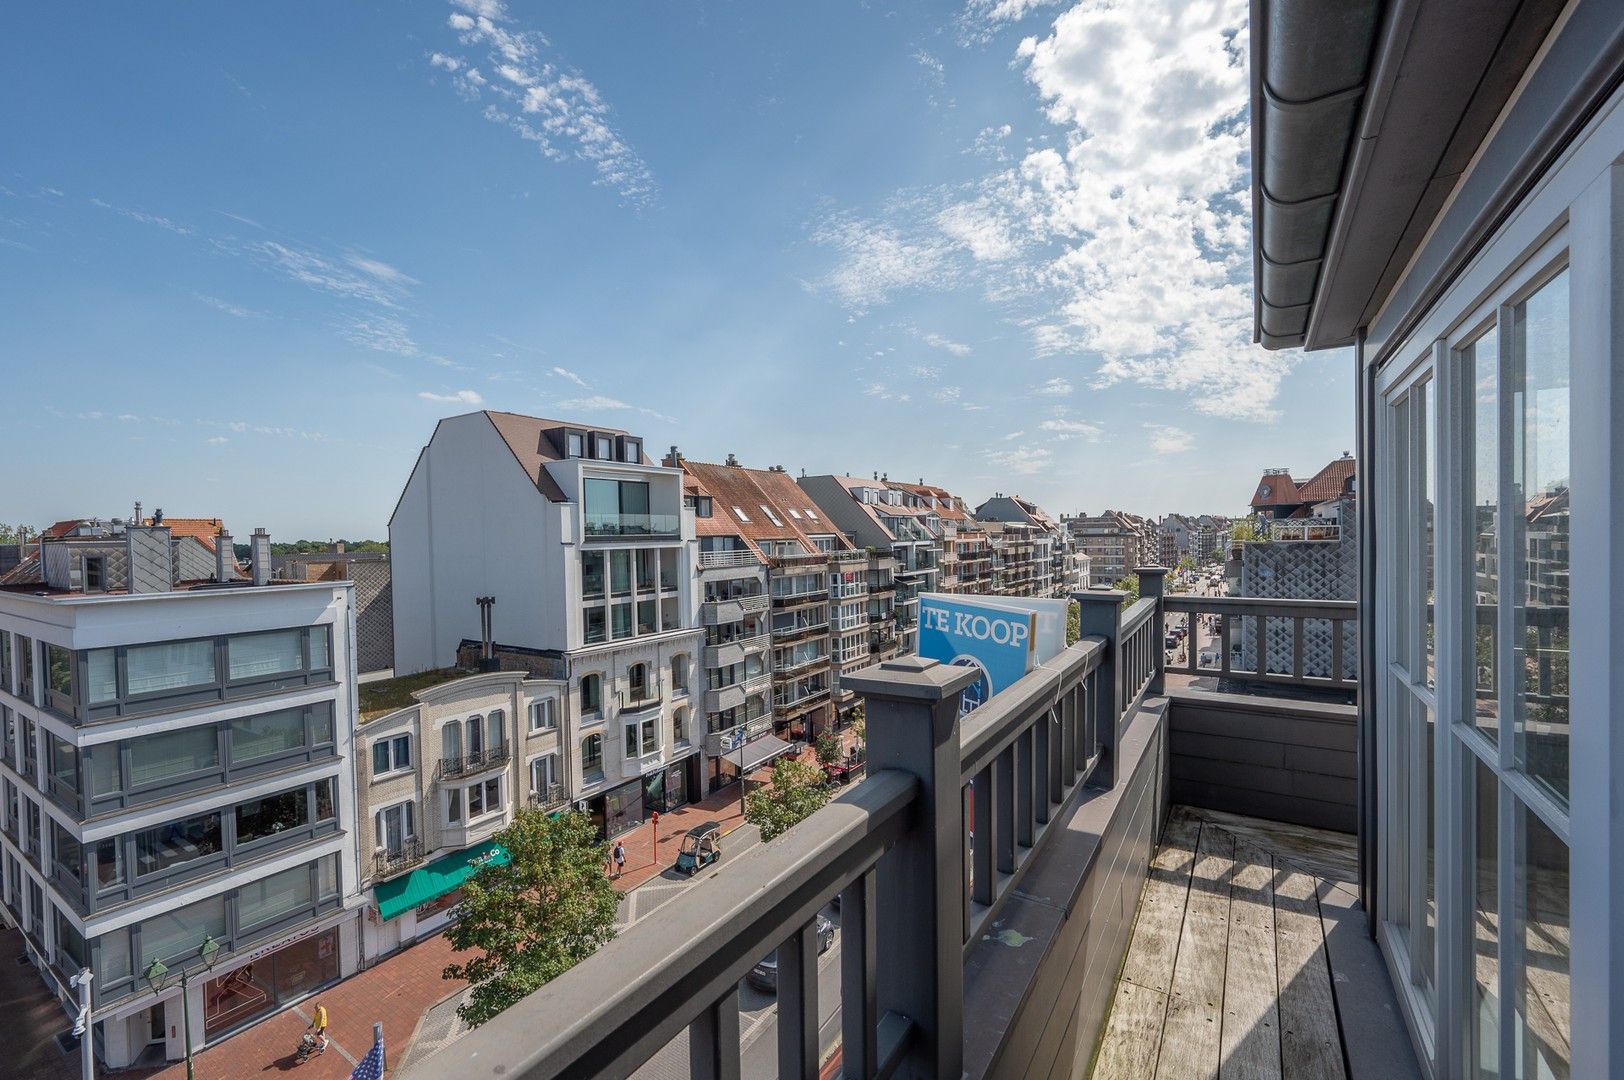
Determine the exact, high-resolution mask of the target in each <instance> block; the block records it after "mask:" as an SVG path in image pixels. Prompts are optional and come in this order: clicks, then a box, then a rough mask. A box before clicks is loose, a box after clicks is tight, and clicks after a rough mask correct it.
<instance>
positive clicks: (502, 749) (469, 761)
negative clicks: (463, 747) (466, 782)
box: [434, 740, 513, 780]
mask: <svg viewBox="0 0 1624 1080" xmlns="http://www.w3.org/2000/svg"><path fill="white" fill-rule="evenodd" d="M511 760H513V749H512V747H510V746H509V745H508V744H507V742H506V740H504V741H503V742H502V743H501V745H499V746H492V747H490V748H489V749H485V750H471V751H469V752H468V753H465V754H457V755H455V756H451V757H444V756H442V757H441V758H440V759H439V760H438V761H436V762H435V763H434V778H435V779H436V780H454V779H458V778H461V777H464V776H473V775H474V774H475V773H482V772H489V771H490V770H491V769H499V768H501V767H502V766H504V765H506V764H507V763H508V762H509V761H511Z"/></svg>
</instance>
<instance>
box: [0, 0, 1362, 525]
mask: <svg viewBox="0 0 1624 1080" xmlns="http://www.w3.org/2000/svg"><path fill="white" fill-rule="evenodd" d="M1245 7H1246V5H1245V3H1244V2H1242V0H1217V2H1215V3H1212V4H1202V5H1162V4H1159V3H1155V2H1154V0H1133V2H1125V3H1122V4H1118V5H1113V6H1111V7H1102V6H1100V5H1095V4H1078V5H1075V6H1067V5H1064V4H1051V3H1045V2H1043V0H969V3H968V5H967V6H962V5H954V4H902V3H882V2H878V0H873V2H868V3H841V2H834V0H831V2H829V3H820V4H799V5H783V4H759V3H745V2H740V3H715V2H707V3H680V2H679V3H669V4H616V3H603V2H602V0H598V2H591V3H565V2H551V3H545V4H543V3H526V2H520V0H509V2H508V3H507V4H505V5H504V4H501V3H498V2H496V0H464V2H460V3H444V2H440V3H421V4H405V3H395V2H387V3H383V2H378V3H370V4H303V5H291V4H289V5H283V4H261V5H233V6H208V5H152V6H141V7H140V8H139V9H137V8H136V7H134V6H122V5H121V6H115V7H112V8H106V7H104V8H100V9H95V10H90V11H86V10H75V9H70V8H61V7H54V6H43V7H42V6H38V5H36V6H35V7H33V8H27V9H21V10H19V11H17V12H14V13H12V15H11V21H10V24H9V30H10V32H9V33H8V34H7V35H5V39H4V41H3V42H0V96H3V98H4V100H6V101H7V102H9V103H10V107H9V108H8V114H7V117H6V124H5V129H4V130H5V136H4V139H3V140H0V325H3V326H4V328H5V330H4V334H3V335H0V367H3V369H4V382H3V385H4V386H5V388H6V390H7V396H8V398H9V400H10V402H11V403H12V407H11V408H10V409H8V410H6V415H7V427H8V429H9V430H8V436H9V438H8V440H7V441H8V444H9V445H10V446H11V448H12V454H13V457H14V460H15V455H17V454H19V453H20V454H21V455H22V456H23V458H24V459H25V460H27V461H28V462H29V463H30V464H29V467H27V468H22V469H15V468H14V469H8V470H6V474H5V479H4V480H0V520H5V521H8V522H24V523H29V524H34V525H38V524H42V523H48V522H49V521H51V520H54V519H56V518H60V517H67V516H76V515H83V514H97V515H103V516H111V515H116V514H123V513H127V512H128V508H129V506H130V504H131V502H132V501H133V500H135V499H140V500H142V501H143V502H144V503H145V504H146V505H147V506H148V507H153V506H162V507H163V508H164V509H165V510H166V511H167V512H168V513H170V514H171V515H176V516H212V515H220V516H223V517H224V518H225V519H226V521H227V523H228V525H230V526H231V527H232V528H233V530H234V531H237V532H239V533H245V532H247V531H248V530H249V529H250V528H253V527H255V526H259V525H265V526H268V527H270V528H271V529H272V531H273V534H274V535H278V536H282V537H287V538H292V537H294V536H309V537H325V536H350V537H358V536H382V535H383V534H384V531H385V526H386V522H387V519H388V515H389V513H390V511H391V509H392V507H393V505H394V502H395V500H396V498H397V496H398V495H399V491H400V487H401V485H402V484H403V483H404V481H405V479H406V476H407V474H408V472H409V470H410V468H411V466H412V463H413V460H414V459H415V456H416V453H417V450H418V448H419V447H420V446H421V445H422V444H423V443H424V442H425V441H426V440H427V439H428V437H429V435H430V433H431V431H432V429H433V425H434V422H435V420H436V419H437V418H438V417H441V416H447V415H453V414H456V413H459V412H465V411H468V410H469V409H470V408H474V407H478V406H480V405H483V406H486V407H491V408H498V409H508V410H513V411H516V412H528V413H535V414H538V415H543V416H556V417H568V418H572V419H580V420H582V421H585V422H588V423H594V422H595V423H602V424H608V425H613V426H617V427H625V428H628V429H630V430H633V431H638V432H641V433H642V434H643V435H645V436H646V438H647V444H648V446H649V447H650V449H651V451H653V450H654V449H655V448H664V447H666V446H668V445H670V444H672V443H676V444H678V445H680V446H681V447H682V449H683V451H684V453H686V454H687V455H688V456H690V457H694V458H699V459H705V460H713V461H716V460H721V459H722V458H723V457H725V456H726V455H727V454H728V453H729V452H733V453H737V454H738V455H739V457H740V458H741V459H742V460H743V461H745V462H746V463H749V464H755V465H760V466H766V465H770V464H782V465H784V466H786V467H788V468H789V469H790V470H791V471H792V472H798V471H799V470H800V469H802V468H805V469H807V470H808V471H809V472H830V471H837V472H840V471H849V472H853V473H860V474H866V473H869V472H872V471H875V470H883V471H886V472H888V473H889V474H890V475H891V476H892V477H896V478H904V479H909V480H914V479H919V478H921V477H924V478H926V479H927V480H929V481H931V482H934V483H940V484H943V485H945V486H947V487H949V488H951V489H953V490H955V491H957V492H959V493H960V494H962V495H963V496H964V497H965V498H967V499H969V500H971V501H972V502H977V501H979V500H980V499H982V498H984V497H986V496H987V495H990V494H991V493H992V492H993V491H995V490H998V491H1006V492H1009V491H1015V492H1020V493H1023V494H1026V495H1028V496H1030V497H1033V498H1036V499H1037V500H1038V501H1040V502H1041V503H1043V504H1044V505H1046V506H1047V507H1048V508H1050V509H1051V510H1052V511H1055V512H1060V511H1074V510H1078V509H1086V510H1088V511H1090V512H1096V511H1098V510H1100V509H1102V508H1105V507H1107V506H1110V507H1114V508H1123V509H1129V510H1134V511H1138V512H1142V513H1161V512H1165V511H1168V510H1189V511H1217V512H1225V511H1230V512H1233V511H1236V510H1238V509H1239V508H1240V507H1241V506H1242V505H1244V503H1245V500H1246V498H1247V496H1248V495H1249V492H1250V485H1251V484H1252V482H1253V480H1254V479H1255V477H1256V475H1257V474H1258V473H1259V472H1260V471H1261V470H1262V469H1263V468H1264V467H1266V466H1286V467H1290V468H1292V469H1293V470H1294V471H1297V472H1298V473H1300V474H1301V473H1308V472H1312V471H1314V470H1315V469H1317V468H1318V467H1319V466H1320V465H1322V464H1323V463H1324V461H1325V460H1327V459H1328V458H1330V457H1333V456H1335V455H1337V454H1339V453H1340V452H1341V451H1342V450H1344V449H1348V448H1350V447H1351V445H1352V416H1353V410H1352V386H1353V384H1352V366H1351V360H1350V359H1349V357H1348V356H1347V354H1346V353H1332V354H1315V355H1310V356H1299V355H1295V354H1286V355H1278V354H1268V353H1264V352H1262V351H1261V350H1259V349H1257V348H1255V347H1253V346H1252V345H1251V344H1250V317H1251V303H1250V246H1249V245H1250V239H1249V234H1248V231H1247V230H1248V228H1249V220H1248V214H1247V212H1246V207H1247V200H1246V184H1247V174H1246V169H1247V166H1248V162H1247V159H1246V154H1245V148H1246V140H1247V134H1246V130H1247V129H1246V116H1245V68H1244V63H1245V40H1246V38H1245V17H1246V13H1245ZM1173 8H1176V9H1177V10H1169V9H1173Z"/></svg>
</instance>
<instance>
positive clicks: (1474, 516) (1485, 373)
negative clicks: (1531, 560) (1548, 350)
mask: <svg viewBox="0 0 1624 1080" xmlns="http://www.w3.org/2000/svg"><path fill="white" fill-rule="evenodd" d="M1461 369H1462V374H1463V379H1462V381H1463V382H1464V383H1465V384H1466V385H1467V387H1468V391H1467V392H1468V393H1470V394H1471V404H1470V406H1469V407H1468V408H1467V410H1466V411H1467V414H1468V415H1469V416H1470V417H1471V420H1470V427H1469V430H1468V431H1467V435H1466V439H1467V449H1466V454H1465V458H1466V460H1465V466H1466V469H1467V477H1466V486H1465V490H1466V491H1467V492H1468V494H1469V497H1470V499H1471V504H1470V507H1469V508H1468V510H1467V513H1468V514H1470V515H1471V516H1470V519H1469V521H1468V522H1467V526H1466V529H1467V535H1468V536H1469V537H1471V543H1472V580H1473V601H1472V604H1473V611H1474V612H1475V616H1474V622H1475V625H1476V630H1475V637H1474V659H1473V666H1474V675H1473V679H1472V683H1471V685H1472V687H1473V688H1474V693H1473V696H1474V700H1475V702H1476V708H1475V716H1476V717H1477V729H1478V730H1479V731H1481V732H1482V733H1483V734H1484V735H1487V736H1488V737H1489V738H1490V739H1498V738H1499V735H1500V702H1499V682H1500V680H1499V678H1498V677H1497V674H1496V672H1497V669H1498V667H1499V657H1498V655H1497V652H1496V650H1497V649H1498V648H1499V644H1498V642H1499V635H1498V633H1497V632H1496V618H1497V610H1496V605H1497V604H1498V603H1499V602H1500V530H1499V524H1498V521H1497V514H1498V507H1499V505H1500V339H1499V337H1498V336H1497V335H1496V334H1495V332H1494V330H1492V329H1491V330H1489V332H1488V333H1486V334H1484V335H1483V336H1482V337H1480V338H1478V339H1477V340H1476V341H1475V342H1473V343H1472V344H1471V345H1470V346H1468V347H1467V348H1466V350H1465V351H1464V352H1463V353H1461Z"/></svg>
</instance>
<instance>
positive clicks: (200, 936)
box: [139, 896, 226, 971]
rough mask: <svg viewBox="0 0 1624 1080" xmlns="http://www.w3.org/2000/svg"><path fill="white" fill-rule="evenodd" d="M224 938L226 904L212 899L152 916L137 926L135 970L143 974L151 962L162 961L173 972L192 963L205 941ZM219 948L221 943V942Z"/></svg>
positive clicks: (223, 899)
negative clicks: (138, 951) (138, 941)
mask: <svg viewBox="0 0 1624 1080" xmlns="http://www.w3.org/2000/svg"><path fill="white" fill-rule="evenodd" d="M225 936H226V900H225V897H223V896H213V897H210V898H209V899H207V900H200V901H198V902H197V903H195V904H189V905H187V906H186V907H183V908H181V909H180V910H179V911H173V912H169V913H167V914H163V915H155V916H153V917H152V918H150V919H147V920H146V921H145V922H143V923H141V960H140V964H139V970H142V971H144V970H146V967H147V965H148V964H150V963H152V962H153V961H154V960H162V961H163V962H164V965H165V966H166V967H170V968H173V967H174V966H175V964H176V963H177V962H180V963H182V964H184V963H186V962H188V961H191V960H195V959H196V958H197V955H198V950H199V949H201V948H202V947H203V941H204V939H205V938H210V937H212V938H214V939H215V940H216V941H221V939H223V938H224V937H225ZM221 943H222V945H223V944H224V942H223V941H222V942H221Z"/></svg>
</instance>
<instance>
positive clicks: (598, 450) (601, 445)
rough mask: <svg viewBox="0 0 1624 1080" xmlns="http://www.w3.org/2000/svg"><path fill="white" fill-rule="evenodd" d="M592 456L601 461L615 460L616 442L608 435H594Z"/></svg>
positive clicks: (598, 433) (594, 433)
mask: <svg viewBox="0 0 1624 1080" xmlns="http://www.w3.org/2000/svg"><path fill="white" fill-rule="evenodd" d="M592 456H593V457H595V458H597V459H598V460H599V461H613V460H615V440H614V439H613V438H612V437H611V436H608V435H604V434H602V433H600V432H596V431H594V432H593V433H592Z"/></svg>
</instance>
